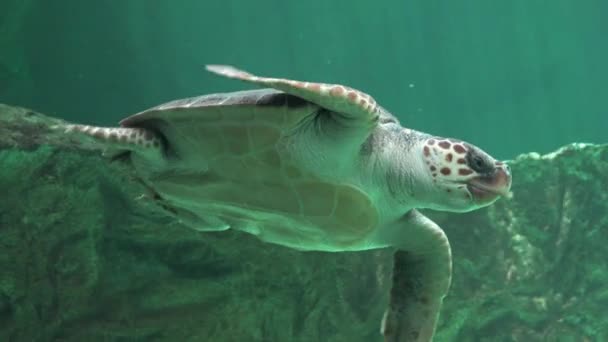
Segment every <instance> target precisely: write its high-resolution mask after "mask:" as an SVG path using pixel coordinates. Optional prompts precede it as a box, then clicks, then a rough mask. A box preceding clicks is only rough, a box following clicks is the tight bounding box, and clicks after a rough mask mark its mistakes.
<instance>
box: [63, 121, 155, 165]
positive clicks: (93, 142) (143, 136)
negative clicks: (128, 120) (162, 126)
mask: <svg viewBox="0 0 608 342" xmlns="http://www.w3.org/2000/svg"><path fill="white" fill-rule="evenodd" d="M53 129H56V130H62V131H63V134H66V135H68V136H69V137H70V138H73V139H74V140H75V142H76V144H78V146H79V147H82V148H85V149H92V150H99V151H103V152H104V155H106V156H109V157H113V156H116V155H120V154H122V153H123V152H127V151H133V152H136V153H138V154H142V155H146V156H149V157H160V156H162V153H163V143H162V138H161V137H159V136H158V135H157V134H155V133H154V132H152V131H151V130H148V129H145V128H140V127H137V128H135V127H134V128H131V127H128V128H127V127H97V126H89V125H75V124H67V125H57V126H54V127H53Z"/></svg>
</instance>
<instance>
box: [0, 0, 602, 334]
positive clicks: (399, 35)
mask: <svg viewBox="0 0 608 342" xmlns="http://www.w3.org/2000/svg"><path fill="white" fill-rule="evenodd" d="M606 37H608V2H606V1H601V0H584V1H579V2H574V1H566V0H554V1H551V2H548V1H537V0H513V1H508V2H490V1H482V0H465V1H459V2H455V1H437V0H415V1H413V0H412V1H408V0H406V1H396V0H391V1H381V2H380V1H378V2H372V1H362V0H353V1H320V0H315V1H281V0H275V1H266V0H259V1H245V0H235V1H231V0H221V1H212V0H199V1H195V0H181V1H168V0H157V1H149V0H148V1H145V0H128V1H111V0H105V1H77V0H62V1H42V0H1V1H0V103H2V104H7V105H11V106H20V107H25V108H31V109H32V110H34V111H36V112H40V113H44V114H45V115H48V116H52V117H55V118H61V119H64V120H68V121H72V122H79V123H88V124H96V125H108V126H114V125H116V123H117V122H118V121H119V120H120V119H121V118H123V117H125V116H128V115H130V114H132V113H135V112H138V111H141V110H143V109H146V108H148V107H151V106H154V105H157V104H160V103H163V102H166V101H169V100H173V99H177V98H184V97H189V96H196V95H201V94H207V93H215V92H227V91H235V90H241V89H250V88H252V87H251V86H249V85H247V84H243V83H239V82H236V81H230V80H225V79H222V78H219V77H216V76H214V75H211V74H209V73H207V72H206V71H205V70H204V65H205V64H209V63H219V64H232V65H235V66H237V67H241V68H243V69H245V70H248V71H251V72H254V73H256V74H259V75H265V76H276V77H286V78H293V79H299V80H306V81H319V82H328V83H341V84H345V85H349V86H352V87H355V88H358V89H361V90H363V91H365V92H368V93H370V94H371V95H373V96H374V97H375V98H376V100H378V102H379V103H380V104H381V105H383V106H384V107H385V108H386V109H388V110H389V111H391V112H392V113H393V114H395V115H396V116H397V117H399V119H400V120H401V122H402V124H403V125H404V126H406V127H411V128H413V129H417V130H421V131H424V132H427V133H431V134H436V135H439V136H451V137H455V138H459V139H463V140H466V141H469V142H472V143H474V144H475V145H478V146H480V147H481V148H483V149H484V150H486V151H488V152H489V153H491V154H492V155H493V156H495V157H498V158H504V159H513V162H512V164H511V165H512V168H513V178H514V183H513V189H512V190H513V194H514V196H513V198H511V199H504V200H500V201H498V202H497V203H496V204H495V205H492V206H491V207H488V208H484V209H481V210H478V211H475V212H472V213H467V214H445V213H427V214H428V215H430V216H431V217H432V218H433V220H435V221H436V222H438V223H439V224H440V226H441V227H443V228H444V229H445V231H446V233H447V235H448V237H449V238H450V241H451V244H452V248H453V256H454V275H453V283H452V287H451V289H450V292H449V294H448V296H447V297H446V299H445V301H444V307H443V309H442V311H441V316H440V322H439V324H438V326H437V333H436V336H435V341H439V342H452V341H465V342H468V341H488V342H492V341H566V342H569V341H599V342H602V341H608V314H607V311H606V308H607V307H608V290H606V284H607V283H608V265H607V264H606V259H607V258H608V249H607V248H606V246H607V245H608V192H607V191H606V189H608V145H606V143H607V142H608V134H607V131H608V87H607V86H606V80H608V63H607V62H606V61H608V39H607V38H606ZM23 118H26V119H23ZM55 123H56V121H55V119H53V118H49V117H46V116H42V115H40V114H36V113H33V112H31V111H29V110H26V109H20V108H14V107H9V106H3V105H0V166H1V167H0V341H214V342H216V341H218V342H220V341H271V342H274V341H302V342H308V341H332V342H334V341H335V342H351V341H352V342H359V341H361V342H363V341H381V340H382V338H381V335H380V334H379V331H378V330H379V321H380V318H381V317H382V313H383V310H384V308H385V306H386V300H387V298H386V297H387V294H388V287H389V285H390V272H391V263H392V259H391V251H390V250H379V251H367V252H361V253H335V254H329V255H328V254H324V253H301V252H297V251H293V250H289V249H286V248H283V247H280V246H274V245H270V244H264V243H261V242H259V241H258V240H256V238H255V237H252V236H249V235H245V234H239V233H238V232H232V231H228V232H223V233H220V234H201V233H198V232H193V231H192V230H189V229H185V228H184V227H180V226H179V225H175V224H174V222H172V221H171V220H170V219H168V218H167V217H164V216H162V214H160V213H158V210H157V208H155V207H154V206H153V205H151V204H150V203H146V202H145V201H136V200H134V199H135V198H137V197H138V196H139V195H140V194H141V193H143V192H144V191H145V190H144V189H143V188H142V187H141V185H140V184H138V183H136V182H132V180H131V179H129V178H128V177H125V175H127V174H128V172H129V170H127V169H125V166H124V165H120V164H117V163H112V164H110V163H107V161H106V160H105V159H103V158H102V157H101V156H98V155H96V154H95V153H90V152H89V153H84V152H83V151H78V150H75V149H73V148H71V149H61V148H56V147H50V146H52V145H60V144H59V140H57V141H56V140H53V139H59V138H57V137H52V136H50V135H49V136H48V137H44V135H38V136H36V134H34V133H37V132H41V131H44V127H49V126H51V125H52V124H55ZM35 136H36V137H35ZM47 139H48V140H47ZM575 142H588V143H592V144H590V145H582V144H572V143H575ZM61 143H63V142H61ZM563 146H565V147H563ZM558 149H559V150H558ZM556 150H558V151H557V152H555V153H552V152H553V151H556ZM535 152H539V153H540V154H537V153H535ZM547 153H550V154H548V155H547Z"/></svg>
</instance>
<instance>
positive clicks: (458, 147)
mask: <svg viewBox="0 0 608 342" xmlns="http://www.w3.org/2000/svg"><path fill="white" fill-rule="evenodd" d="M454 151H456V153H459V154H463V153H465V152H466V151H467V150H466V148H464V146H462V145H454Z"/></svg>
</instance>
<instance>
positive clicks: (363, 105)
mask: <svg viewBox="0 0 608 342" xmlns="http://www.w3.org/2000/svg"><path fill="white" fill-rule="evenodd" d="M359 105H360V106H361V107H367V100H365V99H359Z"/></svg>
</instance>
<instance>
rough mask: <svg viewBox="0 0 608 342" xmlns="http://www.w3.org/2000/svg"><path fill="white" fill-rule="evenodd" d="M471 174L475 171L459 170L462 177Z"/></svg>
mask: <svg viewBox="0 0 608 342" xmlns="http://www.w3.org/2000/svg"><path fill="white" fill-rule="evenodd" d="M471 173H473V170H471V169H459V170H458V174H459V175H461V176H466V175H470V174H471Z"/></svg>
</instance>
